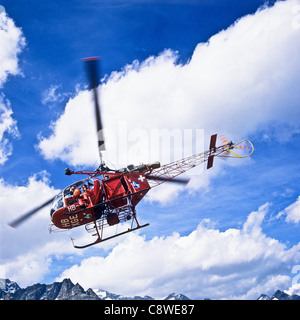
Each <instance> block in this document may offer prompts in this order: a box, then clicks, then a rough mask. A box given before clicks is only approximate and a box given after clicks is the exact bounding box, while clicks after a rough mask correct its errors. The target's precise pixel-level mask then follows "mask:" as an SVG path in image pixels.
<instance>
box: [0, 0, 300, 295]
mask: <svg viewBox="0 0 300 320" xmlns="http://www.w3.org/2000/svg"><path fill="white" fill-rule="evenodd" d="M1 5H2V6H3V7H4V8H5V12H6V15H5V16H4V15H3V14H2V15H3V20H1V28H0V30H5V32H3V33H1V34H0V41H2V42H1V44H2V48H3V49H2V53H3V54H2V55H0V61H1V65H2V67H1V69H0V84H1V87H0V91H1V96H0V105H1V109H0V111H1V114H0V115H1V122H0V135H1V136H0V137H1V144H0V161H1V164H0V179H1V180H0V181H1V185H0V187H1V199H0V208H1V215H2V218H1V220H2V222H1V223H2V224H1V230H0V232H1V233H0V235H1V250H0V263H1V265H2V266H1V268H0V271H1V274H2V277H4V276H6V277H7V278H10V279H11V280H15V281H17V282H18V283H19V284H20V285H24V286H25V285H29V284H32V283H34V282H46V283H49V282H52V281H54V280H59V279H62V278H63V277H70V278H71V279H72V280H73V281H74V282H77V281H78V282H79V283H80V284H82V285H83V286H85V287H86V288H88V287H92V288H102V289H105V290H108V291H112V292H115V293H118V294H127V295H136V294H140V295H143V294H148V295H152V296H154V297H163V296H166V295H167V294H168V293H170V292H174V291H177V292H181V293H184V294H186V295H188V296H189V297H191V298H195V299H201V298H204V297H208V296H209V297H211V298H217V299H219V298H228V299H254V298H256V297H258V296H259V295H260V293H263V292H264V293H267V294H272V293H273V292H274V291H275V290H277V289H282V290H289V291H288V292H298V291H297V290H299V286H297V284H293V283H292V279H293V276H294V275H293V274H292V273H291V270H292V268H293V266H295V265H298V264H300V243H299V236H298V234H299V221H300V213H299V210H300V205H299V201H298V200H297V199H298V196H299V183H298V181H299V178H300V177H299V175H300V174H299V172H300V170H299V162H298V161H297V159H298V155H299V147H298V146H299V141H300V135H299V132H300V131H299V116H300V114H299V98H300V97H299V92H298V84H299V80H300V79H299V77H300V76H299V75H300V72H299V71H300V64H299V62H298V59H297V56H298V50H299V49H300V42H299V39H300V37H299V32H300V18H299V14H300V10H299V8H300V3H299V1H297V0H287V1H280V2H277V3H275V4H274V2H268V4H265V3H264V1H255V0H253V1H243V2H241V1H229V0H228V1H225V0H218V1H197V0H193V1H184V2H183V1H179V0H178V1H150V0H149V1H131V2H125V1H104V0H103V1H100V0H99V1H98V0H94V1H88V2H87V3H84V4H83V3H82V2H81V1H63V2H60V1H51V2H49V3H43V2H38V1H21V0H17V1H14V2H11V1H2V2H1ZM262 6H263V7H262ZM259 8H260V9H259ZM8 21H9V27H8V24H7V23H8ZM88 56H101V57H102V60H101V68H102V75H103V76H105V81H104V86H103V88H102V89H101V94H102V95H101V98H102V113H103V121H104V126H106V127H107V128H108V130H112V129H111V128H112V127H114V126H115V127H116V129H115V130H116V131H108V133H111V135H109V134H108V139H107V140H108V143H107V144H108V146H107V149H108V150H107V153H106V154H105V158H106V161H109V160H110V161H111V162H113V164H114V165H116V166H118V165H126V164H128V163H126V161H127V160H128V161H129V160H130V161H133V162H134V163H136V164H138V163H139V162H141V161H145V162H146V161H148V160H160V161H162V162H163V160H164V159H167V158H168V156H169V152H168V151H170V153H172V152H173V156H174V154H175V155H176V154H178V152H179V153H180V151H181V149H180V147H181V146H179V147H178V146H174V147H173V148H170V149H169V150H165V151H161V152H157V150H155V149H154V148H153V146H152V145H151V148H152V149H151V148H150V144H146V143H148V142H149V139H150V138H149V137H151V135H153V132H154V131H153V130H154V129H160V130H162V129H166V130H169V132H171V130H172V129H176V130H179V132H183V130H196V129H201V130H203V131H202V132H203V140H201V141H200V142H201V143H204V144H205V146H207V145H208V138H209V135H210V134H212V133H215V132H218V133H219V134H225V135H227V136H228V137H229V139H232V140H234V141H237V140H239V139H245V138H246V139H250V140H251V141H252V142H253V144H254V146H255V152H254V154H253V155H252V156H251V158H250V159H245V160H243V161H242V160H239V161H240V162H239V163H237V162H236V161H227V162H226V161H223V160H218V161H216V163H215V167H214V168H213V169H211V170H209V171H205V170H203V168H199V169H198V170H194V171H191V172H190V174H191V176H192V180H191V183H190V185H189V186H188V187H186V188H185V189H180V190H178V189H170V187H161V189H158V188H157V189H156V190H151V193H149V197H148V199H145V201H144V202H142V203H140V204H139V206H138V207H137V209H138V213H139V216H140V218H141V219H142V221H143V222H149V223H150V227H148V228H145V229H143V230H142V231H141V232H139V233H136V234H130V236H128V237H121V238H119V239H117V240H116V241H111V242H109V243H105V245H103V246H102V245H99V246H97V247H94V248H91V249H88V250H85V251H83V252H82V251H81V252H78V251H76V250H75V249H73V247H72V246H71V243H70V240H69V237H70V234H58V235H53V234H52V235H49V234H48V230H47V228H48V224H49V222H50V220H49V219H48V214H49V213H48V211H49V210H48V209H44V210H42V212H41V213H40V214H39V215H38V216H36V217H34V218H32V219H31V220H30V221H28V222H27V223H26V224H24V226H21V227H20V228H18V229H17V230H10V229H9V228H8V227H7V226H6V223H7V222H8V221H9V220H11V217H16V216H18V215H19V214H21V213H22V212H24V211H26V210H28V209H29V208H31V207H33V206H36V205H38V204H39V203H40V202H41V201H42V200H46V199H48V198H49V197H51V196H52V195H54V194H55V193H56V192H57V191H58V190H61V189H62V188H64V187H65V186H66V185H69V184H70V183H72V182H73V181H74V179H75V178H73V177H66V176H65V175H64V169H65V167H67V166H70V167H71V168H74V167H76V168H88V169H90V168H95V166H97V155H96V154H97V148H96V144H94V143H93V141H94V140H93V139H94V138H95V133H94V129H93V126H94V122H93V117H92V111H91V105H90V102H89V96H90V95H89V93H88V92H87V91H86V87H85V85H86V79H85V73H84V69H83V65H82V62H81V59H82V58H84V57H88ZM124 125H125V126H126V130H127V133H128V139H129V142H128V149H129V150H127V151H126V150H124V148H123V147H122V146H120V144H121V142H120V141H117V146H118V148H115V149H114V146H115V145H113V144H111V145H110V146H109V141H112V140H110V139H113V137H119V138H120V134H121V135H122V133H123V131H122V130H121V129H122V128H124ZM120 128H121V129H120ZM134 130H135V131H134ZM134 133H135V134H134ZM114 134H116V135H115V136H114ZM136 136H138V138H136V140H134V139H135V137H136ZM130 138H131V140H130ZM114 142H116V141H114ZM145 142H146V143H145ZM118 143H119V144H118ZM189 143H190V142H189ZM146 145H147V148H145V149H147V150H146V151H145V153H143V151H141V150H142V148H143V147H144V146H146ZM78 146H79V147H78ZM185 147H187V148H188V149H189V148H193V150H194V149H196V150H201V148H202V146H201V147H200V146H194V145H187V146H185ZM178 148H179V151H178ZM167 149H168V148H167ZM141 154H142V156H144V157H145V158H143V157H142V156H141ZM154 154H158V157H159V159H157V158H155V159H152V157H154ZM171 156H172V155H171ZM143 159H145V160H143ZM7 199H10V200H11V201H7ZM80 236H81V234H80ZM20 244H21V245H20ZM223 254H224V257H223ZM129 260H130V263H129V262H128V261H129ZM153 264H154V265H156V266H157V268H159V270H162V271H160V273H159V275H158V273H156V272H155V268H153V270H150V269H149V265H153ZM112 265H113V266H115V265H118V266H121V270H120V269H116V273H118V274H119V277H107V276H105V270H110V269H111V268H112V267H111V266H112ZM131 265H132V267H133V268H136V269H137V271H136V272H135V274H133V275H130V276H129V277H127V278H126V280H124V279H123V277H122V276H124V275H126V274H128V270H129V269H130V266H131ZM168 268H169V269H168ZM99 270H103V272H98V271H99ZM113 270H114V269H113ZM187 271H188V273H189V276H186V274H187ZM95 272H97V276H96V277H92V276H91V274H95ZM123 273H124V274H123ZM1 274H0V276H1ZM102 274H103V276H102ZM199 287H201V289H199Z"/></svg>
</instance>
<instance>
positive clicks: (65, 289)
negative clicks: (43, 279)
mask: <svg viewBox="0 0 300 320" xmlns="http://www.w3.org/2000/svg"><path fill="white" fill-rule="evenodd" d="M1 281H2V283H5V286H3V285H2V286H1V287H0V299H3V300H100V298H99V297H98V296H97V295H96V294H95V292H94V291H93V290H91V289H89V290H87V291H85V290H84V289H83V288H82V287H81V286H80V285H79V284H78V283H77V284H76V285H74V284H73V283H72V281H71V280H70V279H64V280H63V281H62V282H54V283H52V284H47V285H46V284H40V283H37V284H34V285H32V286H29V287H27V288H25V289H22V288H20V287H19V286H18V285H17V284H16V283H15V282H12V281H10V280H8V279H5V280H3V279H2V280H1ZM11 283H14V284H15V285H14V287H13V286H12V285H11ZM7 284H8V285H7ZM12 288H13V290H12ZM8 289H9V290H8Z"/></svg>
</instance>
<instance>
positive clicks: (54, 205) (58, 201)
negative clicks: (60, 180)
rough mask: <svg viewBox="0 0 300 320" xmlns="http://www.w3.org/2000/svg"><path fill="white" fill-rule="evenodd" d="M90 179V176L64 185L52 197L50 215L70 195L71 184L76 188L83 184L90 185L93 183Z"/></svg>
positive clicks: (63, 203)
mask: <svg viewBox="0 0 300 320" xmlns="http://www.w3.org/2000/svg"><path fill="white" fill-rule="evenodd" d="M92 181H93V180H92V179H91V178H88V179H84V180H80V181H77V182H74V183H72V184H70V185H69V186H68V187H66V188H65V189H64V190H63V191H62V192H61V193H60V194H58V195H57V196H56V197H55V198H54V199H53V201H52V204H51V210H50V215H51V216H52V215H53V213H54V212H55V211H57V210H59V209H61V208H62V207H64V206H65V202H64V199H65V198H67V197H69V196H72V193H71V188H72V186H76V188H78V189H80V188H81V187H82V186H83V185H84V184H85V185H88V186H92V185H93V183H92Z"/></svg>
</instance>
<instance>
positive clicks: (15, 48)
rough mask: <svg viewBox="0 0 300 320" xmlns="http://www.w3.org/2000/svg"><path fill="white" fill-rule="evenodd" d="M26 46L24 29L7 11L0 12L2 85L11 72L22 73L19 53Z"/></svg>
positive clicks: (0, 80) (13, 73)
mask: <svg viewBox="0 0 300 320" xmlns="http://www.w3.org/2000/svg"><path fill="white" fill-rule="evenodd" d="M24 46H25V38H24V37H23V34H22V30H21V29H20V28H18V27H16V25H15V23H14V21H13V20H12V19H11V18H9V17H8V16H7V15H6V13H5V12H0V47H1V51H0V87H1V86H2V85H3V83H4V82H5V81H6V80H7V77H8V75H9V74H12V75H16V74H18V73H20V70H19V66H18V54H19V53H20V52H21V51H22V49H23V48H24Z"/></svg>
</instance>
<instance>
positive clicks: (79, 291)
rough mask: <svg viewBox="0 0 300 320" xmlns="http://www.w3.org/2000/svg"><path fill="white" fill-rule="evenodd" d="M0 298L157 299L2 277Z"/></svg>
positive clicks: (280, 295)
mask: <svg viewBox="0 0 300 320" xmlns="http://www.w3.org/2000/svg"><path fill="white" fill-rule="evenodd" d="M0 300H155V299H153V298H152V297H149V296H144V297H140V296H134V297H126V296H123V295H118V294H114V293H110V292H108V291H106V290H102V289H88V290H86V291H85V290H84V289H83V288H82V287H81V285H80V284H79V283H76V284H75V285H74V284H73V283H72V281H71V280H70V279H64V280H63V281H62V282H54V283H52V284H40V283H36V284H34V285H32V286H28V287H26V288H21V287H20V286H19V285H18V284H17V283H16V282H14V281H11V280H9V279H0ZM164 300H169V301H170V300H190V299H189V298H188V297H187V296H185V295H183V294H180V293H171V294H169V295H168V296H167V297H166V298H165V299H164ZM257 300H300V296H299V295H296V294H292V295H290V294H288V293H286V292H284V291H280V290H277V291H276V292H275V293H274V294H273V295H272V296H271V297H269V296H268V295H266V294H261V295H260V296H259V298H258V299H257Z"/></svg>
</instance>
